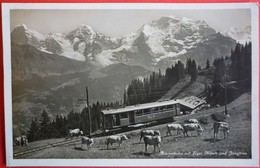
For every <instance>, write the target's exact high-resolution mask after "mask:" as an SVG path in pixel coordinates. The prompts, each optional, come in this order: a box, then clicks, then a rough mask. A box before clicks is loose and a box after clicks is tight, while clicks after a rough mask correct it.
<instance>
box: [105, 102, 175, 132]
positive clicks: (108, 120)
mask: <svg viewBox="0 0 260 168" xmlns="http://www.w3.org/2000/svg"><path fill="white" fill-rule="evenodd" d="M101 113H102V120H103V123H102V127H103V129H104V130H108V131H109V130H113V129H116V128H126V127H129V126H134V125H138V124H144V123H150V122H154V121H163V120H167V119H173V117H175V116H178V115H180V103H179V101H178V100H168V101H158V102H152V103H145V104H137V105H132V106H125V107H122V108H117V109H105V110H102V111H101Z"/></svg>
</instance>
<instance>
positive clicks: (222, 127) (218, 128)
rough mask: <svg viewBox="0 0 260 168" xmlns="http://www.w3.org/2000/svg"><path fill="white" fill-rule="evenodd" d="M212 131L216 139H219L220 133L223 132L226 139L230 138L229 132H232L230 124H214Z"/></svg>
mask: <svg viewBox="0 0 260 168" xmlns="http://www.w3.org/2000/svg"><path fill="white" fill-rule="evenodd" d="M212 129H214V138H218V131H223V134H224V139H226V138H228V134H229V130H230V129H229V125H228V123H226V122H214V124H213V127H212ZM212 129H211V130H212ZM211 130H210V131H211Z"/></svg>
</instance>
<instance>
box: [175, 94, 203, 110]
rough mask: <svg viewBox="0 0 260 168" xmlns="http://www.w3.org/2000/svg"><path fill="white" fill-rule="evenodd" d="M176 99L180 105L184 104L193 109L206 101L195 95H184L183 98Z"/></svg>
mask: <svg viewBox="0 0 260 168" xmlns="http://www.w3.org/2000/svg"><path fill="white" fill-rule="evenodd" d="M178 101H179V103H180V104H181V105H183V106H186V107H188V108H190V109H195V108H197V107H199V106H200V105H202V104H204V103H206V101H205V100H203V99H200V98H198V97H196V96H190V97H185V98H183V99H179V100H178Z"/></svg>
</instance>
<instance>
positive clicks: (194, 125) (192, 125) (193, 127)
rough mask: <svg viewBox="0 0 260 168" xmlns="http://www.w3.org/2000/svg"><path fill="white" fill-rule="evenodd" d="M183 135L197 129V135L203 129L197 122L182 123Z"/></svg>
mask: <svg viewBox="0 0 260 168" xmlns="http://www.w3.org/2000/svg"><path fill="white" fill-rule="evenodd" d="M183 129H184V131H183V135H184V137H185V136H189V135H188V131H197V133H198V135H201V134H202V131H203V130H204V129H203V128H202V127H201V126H200V124H198V123H189V124H184V125H183Z"/></svg>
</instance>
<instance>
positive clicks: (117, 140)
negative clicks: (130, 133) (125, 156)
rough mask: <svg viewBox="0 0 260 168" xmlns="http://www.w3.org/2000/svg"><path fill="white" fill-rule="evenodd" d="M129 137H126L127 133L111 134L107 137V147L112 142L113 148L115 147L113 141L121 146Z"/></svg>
mask: <svg viewBox="0 0 260 168" xmlns="http://www.w3.org/2000/svg"><path fill="white" fill-rule="evenodd" d="M127 139H128V138H127V137H126V135H121V136H120V135H112V136H109V137H108V138H107V139H106V145H107V149H108V145H109V144H110V145H111V146H112V147H113V148H115V147H114V146H113V143H117V144H118V145H119V146H121V144H122V142H123V141H125V140H127Z"/></svg>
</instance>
